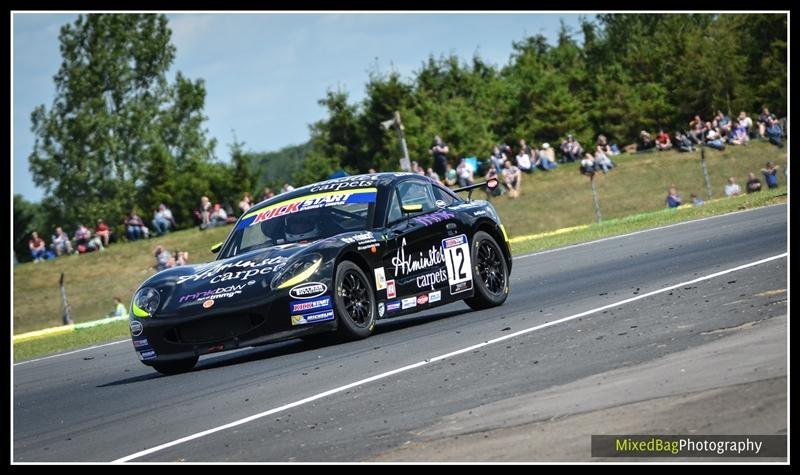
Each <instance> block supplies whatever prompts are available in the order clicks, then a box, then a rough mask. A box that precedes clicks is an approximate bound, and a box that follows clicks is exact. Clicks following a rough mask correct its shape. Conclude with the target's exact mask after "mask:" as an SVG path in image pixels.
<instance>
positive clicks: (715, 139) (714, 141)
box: [706, 128, 725, 150]
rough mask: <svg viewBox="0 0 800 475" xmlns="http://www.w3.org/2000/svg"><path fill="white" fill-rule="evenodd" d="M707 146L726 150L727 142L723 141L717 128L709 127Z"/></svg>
mask: <svg viewBox="0 0 800 475" xmlns="http://www.w3.org/2000/svg"><path fill="white" fill-rule="evenodd" d="M706 146H707V147H711V148H714V149H717V150H725V144H724V143H722V138H721V137H720V135H719V132H717V131H716V129H714V128H709V130H708V134H707V135H706Z"/></svg>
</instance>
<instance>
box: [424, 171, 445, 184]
mask: <svg viewBox="0 0 800 475" xmlns="http://www.w3.org/2000/svg"><path fill="white" fill-rule="evenodd" d="M425 175H426V176H427V177H428V178H430V179H431V180H433V181H435V182H438V183H441V182H442V180H441V178H439V174H438V173H436V172H435V171H433V167H428V171H427V172H425Z"/></svg>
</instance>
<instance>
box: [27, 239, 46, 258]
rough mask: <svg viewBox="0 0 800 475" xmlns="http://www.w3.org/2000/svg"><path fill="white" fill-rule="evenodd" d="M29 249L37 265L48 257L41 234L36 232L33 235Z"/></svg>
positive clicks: (29, 242)
mask: <svg viewBox="0 0 800 475" xmlns="http://www.w3.org/2000/svg"><path fill="white" fill-rule="evenodd" d="M28 249H30V250H31V256H32V257H33V262H34V263H36V264H38V263H39V261H43V260H44V259H45V257H46V256H47V247H46V245H45V242H44V239H42V238H40V237H39V233H37V232H36V231H34V232H32V233H31V239H30V240H29V241H28Z"/></svg>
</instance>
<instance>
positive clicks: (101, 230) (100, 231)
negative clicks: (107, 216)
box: [94, 219, 111, 247]
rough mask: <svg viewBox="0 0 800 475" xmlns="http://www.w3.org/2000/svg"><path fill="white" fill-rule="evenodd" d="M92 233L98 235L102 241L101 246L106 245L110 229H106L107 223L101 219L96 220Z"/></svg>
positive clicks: (109, 236)
mask: <svg viewBox="0 0 800 475" xmlns="http://www.w3.org/2000/svg"><path fill="white" fill-rule="evenodd" d="M94 234H95V235H96V236H99V237H100V239H101V240H102V241H103V246H105V247H108V241H109V239H110V238H111V230H110V229H108V225H107V224H106V223H104V222H103V220H102V219H98V220H97V226H95V228H94Z"/></svg>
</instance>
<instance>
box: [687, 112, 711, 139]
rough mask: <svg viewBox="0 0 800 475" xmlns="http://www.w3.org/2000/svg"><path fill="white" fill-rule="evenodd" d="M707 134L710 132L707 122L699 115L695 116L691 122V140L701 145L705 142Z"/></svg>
mask: <svg viewBox="0 0 800 475" xmlns="http://www.w3.org/2000/svg"><path fill="white" fill-rule="evenodd" d="M706 132H708V128H707V127H706V122H703V120H702V119H701V118H700V116H699V115H696V116H694V119H692V121H691V122H689V139H691V140H692V141H693V142H694V143H695V144H697V145H700V144H701V143H703V142H704V137H705V135H706Z"/></svg>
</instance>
